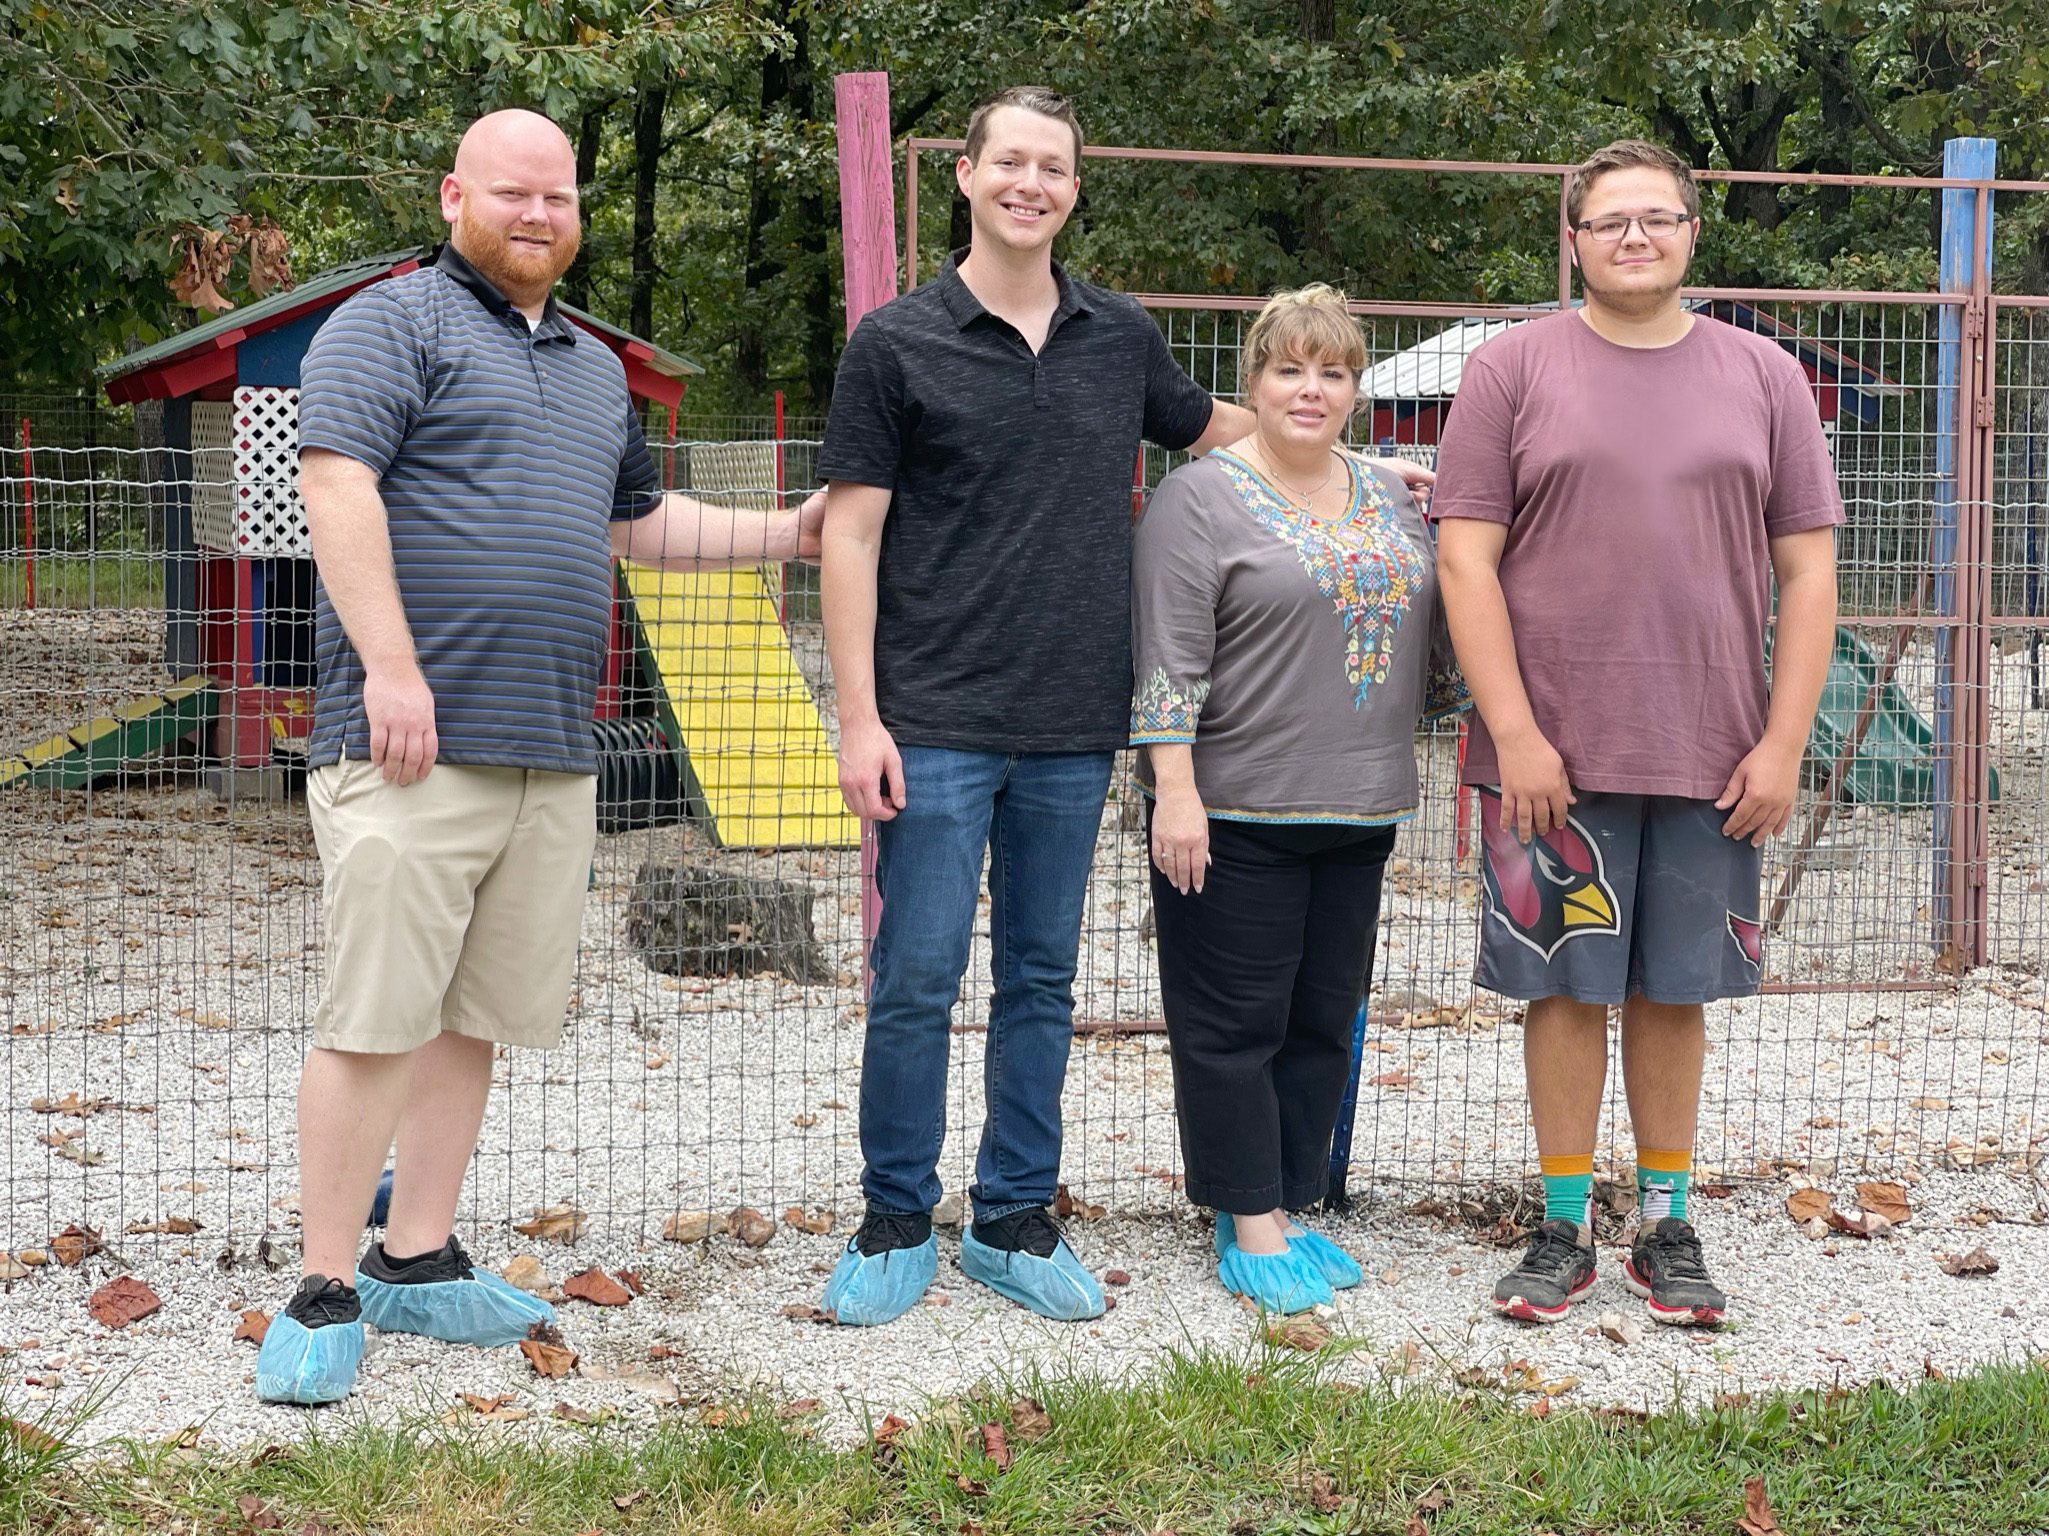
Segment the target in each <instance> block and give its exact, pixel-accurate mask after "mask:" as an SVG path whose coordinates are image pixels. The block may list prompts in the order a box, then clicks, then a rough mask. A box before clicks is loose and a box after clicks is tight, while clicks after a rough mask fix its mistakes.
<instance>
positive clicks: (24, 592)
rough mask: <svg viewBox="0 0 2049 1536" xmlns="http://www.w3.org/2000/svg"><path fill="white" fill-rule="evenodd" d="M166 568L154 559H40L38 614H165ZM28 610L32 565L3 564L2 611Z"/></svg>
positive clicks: (10, 560)
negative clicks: (69, 610) (129, 610)
mask: <svg viewBox="0 0 2049 1536" xmlns="http://www.w3.org/2000/svg"><path fill="white" fill-rule="evenodd" d="M163 605H164V562H163V560H162V558H161V557H159V556H156V555H149V554H101V555H93V556H91V557H87V556H84V555H38V556H36V606H37V607H38V608H91V609H104V608H161V607H163ZM27 606H28V562H27V561H26V560H24V559H22V557H21V556H20V555H9V556H6V557H5V558H0V611H5V610H7V609H11V608H26V607H27Z"/></svg>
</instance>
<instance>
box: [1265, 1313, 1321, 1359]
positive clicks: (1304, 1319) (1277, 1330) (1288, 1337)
mask: <svg viewBox="0 0 2049 1536" xmlns="http://www.w3.org/2000/svg"><path fill="white" fill-rule="evenodd" d="M1266 1337H1267V1342H1268V1343H1270V1344H1285V1345H1286V1346H1287V1347H1288V1348H1289V1349H1299V1350H1301V1351H1302V1352H1303V1353H1304V1354H1313V1353H1315V1352H1316V1351H1317V1350H1319V1349H1321V1348H1323V1346H1324V1345H1326V1344H1328V1343H1329V1342H1330V1330H1329V1329H1328V1328H1326V1327H1324V1326H1323V1324H1321V1323H1319V1322H1318V1321H1317V1320H1316V1319H1315V1318H1313V1317H1311V1316H1309V1315H1308V1314H1307V1313H1304V1314H1302V1315H1301V1316H1299V1317H1290V1318H1285V1319H1283V1320H1282V1321H1280V1322H1277V1323H1272V1324H1270V1325H1268V1327H1267V1330H1266Z"/></svg>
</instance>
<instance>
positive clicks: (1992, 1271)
mask: <svg viewBox="0 0 2049 1536" xmlns="http://www.w3.org/2000/svg"><path fill="white" fill-rule="evenodd" d="M1935 1262H1936V1264H1937V1265H1938V1266H1940V1268H1941V1270H1942V1272H1943V1273H1944V1274H1945V1275H1956V1276H1959V1277H1962V1276H1965V1275H1996V1274H1998V1273H1999V1260H1997V1259H1995V1258H1994V1257H1992V1255H1991V1254H1990V1253H1988V1252H1986V1251H1985V1250H1984V1249H1983V1248H1973V1249H1972V1250H1971V1251H1970V1252H1969V1253H1966V1254H1954V1253H1938V1254H1937V1255H1936V1256H1935Z"/></svg>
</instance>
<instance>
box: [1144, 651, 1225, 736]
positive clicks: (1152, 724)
mask: <svg viewBox="0 0 2049 1536" xmlns="http://www.w3.org/2000/svg"><path fill="white" fill-rule="evenodd" d="M1208 698H1209V679H1208V678H1206V677H1202V678H1197V679H1195V680H1194V681H1193V682H1188V683H1182V682H1177V681H1176V680H1174V679H1173V678H1170V677H1169V676H1167V669H1166V668H1165V667H1155V668H1153V672H1152V676H1150V677H1148V678H1147V679H1146V680H1145V681H1144V682H1142V683H1140V684H1139V686H1138V694H1137V696H1136V697H1135V698H1133V699H1132V701H1131V744H1132V745H1133V746H1134V747H1141V746H1145V745H1147V744H1149V743H1153V742H1182V743H1188V742H1192V741H1194V740H1195V723H1196V721H1197V720H1198V719H1199V718H1200V717H1201V715H1202V706H1203V701H1204V700H1206V699H1208Z"/></svg>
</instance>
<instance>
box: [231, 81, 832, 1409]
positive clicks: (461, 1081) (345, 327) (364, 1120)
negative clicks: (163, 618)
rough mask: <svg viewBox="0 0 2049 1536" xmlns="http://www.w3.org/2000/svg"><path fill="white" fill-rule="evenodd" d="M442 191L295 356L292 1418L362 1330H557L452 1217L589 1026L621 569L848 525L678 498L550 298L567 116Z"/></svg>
mask: <svg viewBox="0 0 2049 1536" xmlns="http://www.w3.org/2000/svg"><path fill="white" fill-rule="evenodd" d="M440 201H441V216H442V218H443V219H444V220H445V221H446V222H447V223H448V224H449V226H450V228H451V237H450V239H449V241H448V243H447V244H446V245H445V246H443V247H442V249H441V250H440V252H439V253H438V254H437V255H436V256H435V258H434V260H433V261H432V262H431V263H430V264H428V265H427V266H424V267H422V268H421V269H419V270H418V271H415V272H412V273H408V274H406V275H405V276H402V277H398V278H394V279H391V280H390V281H388V282H383V283H379V284H377V285H375V286H374V287H371V288H368V289H365V290H364V291H363V292H361V293H359V294H357V295H355V296H354V297H353V298H351V299H349V300H348V301H347V302H346V303H344V304H342V305H340V306H339V307H338V308H337V309H336V310H335V311H334V313H333V314H332V315H331V316H330V317H329V318H328V320H327V321H326V323H325V324H324V325H323V326H322V328H321V330H320V332H319V334H318V335H317V336H316V337H315V338H314V340H313V344H312V346H311V347H310V348H309V350H308V352H307V354H306V359H305V363H304V365H303V368H302V374H301V379H302V382H301V392H300V401H299V427H300V491H301V495H302V497H303V499H304V501H305V505H306V517H307V522H308V525H309V528H310V530H311V533H312V538H313V554H314V560H315V563H316V564H317V566H318V568H319V574H320V591H319V597H318V610H317V613H316V619H315V641H314V645H315V659H316V663H317V667H318V673H319V683H318V688H317V692H316V698H315V705H314V725H313V733H312V737H311V741H310V743H309V750H308V758H307V762H308V770H309V771H308V778H307V789H306V800H307V809H308V813H309V815H310V817H311V820H312V823H313V833H314V838H315V841H316V842H317V843H318V845H319V849H320V858H321V869H322V884H323V895H324V899H325V906H326V914H325V916H326V939H327V943H326V962H327V964H326V971H327V988H326V992H325V993H324V995H323V996H322V997H321V999H320V1003H319V1007H318V1009H317V1010H316V1012H315V1015H314V1019H313V1029H312V1036H313V1039H312V1049H311V1051H310V1052H309V1053H308V1055H307V1059H306V1067H305V1073H304V1076H303V1077H302V1079H301V1082H300V1089H299V1156H300V1175H301V1189H300V1205H301V1218H302V1224H303V1227H304V1234H305V1252H304V1267H303V1274H302V1278H301V1281H300V1284H299V1288H298V1290H297V1292H296V1293H295V1294H294V1295H293V1297H292V1298H291V1301H290V1303H289V1304H288V1305H287V1306H286V1307H285V1308H284V1310H283V1311H282V1312H281V1313H280V1314H279V1315H278V1317H277V1318H276V1320H275V1321H274V1322H273V1323H272V1324H271V1326H270V1330H269V1332H268V1333H267V1335H266V1336H265V1338H264V1341H263V1346H262V1349H261V1351H260V1352H259V1355H258V1358H257V1365H256V1390H257V1394H258V1395H259V1396H260V1397H263V1398H265V1399H268V1400H270V1401H273V1402H296V1403H324V1402H333V1401H336V1400H338V1399H340V1398H342V1397H345V1396H346V1395H347V1394H348V1392H349V1390H350V1387H351V1386H352V1385H353V1383H354V1380H355V1376H356V1370H357V1367H358V1365H359V1364H360V1362H361V1360H362V1357H363V1351H364V1347H365V1341H366V1335H365V1332H364V1324H365V1323H366V1322H368V1323H370V1324H373V1325H375V1326H376V1327H377V1328H378V1329H380V1330H381V1331H384V1332H405V1333H416V1334H422V1335H425V1336H427V1337H431V1338H438V1339H443V1340H447V1341H449V1342H451V1343H459V1344H469V1345H506V1344H512V1343H514V1342H516V1341H517V1340H519V1339H522V1338H524V1337H526V1335H527V1331H528V1329H529V1328H530V1327H532V1326H533V1325H534V1324H536V1323H546V1322H549V1321H552V1318H553V1312H552V1309H551V1308H550V1307H549V1306H548V1305H547V1304H546V1303H545V1302H543V1301H540V1300H539V1299H537V1298H535V1297H532V1296H528V1295H527V1294H526V1293H524V1292H522V1291H519V1290H516V1289H515V1288H513V1287H512V1286H510V1285H508V1284H506V1283H505V1281H503V1280H502V1279H500V1278H499V1277H498V1276H496V1275H494V1274H492V1273H490V1272H489V1271H488V1270H485V1269H483V1268H480V1267H478V1266H477V1265H475V1264H473V1263H471V1261H470V1259H469V1256H468V1255H467V1254H466V1253H465V1252H464V1251H463V1248H462V1244H461V1243H460V1242H459V1241H458V1240H457V1239H456V1238H455V1236H454V1235H453V1233H452V1230H451V1229H452V1227H453V1224H454V1220H455V1207H456V1201H457V1198H458V1196H459V1194H460V1192H461V1189H462V1183H463V1178H464V1175H465V1173H466V1171H467V1169H468V1167H469V1163H470V1158H471V1156H472V1155H473V1153H474V1152H475V1149H476V1142H477V1134H478V1131H479V1128H480V1127H481V1125H482V1123H483V1117H484V1109H485V1104H486V1102H487V1100H488V1098H489V1096H490V1087H491V1067H492V1061H493V1058H494V1056H495V1054H496V1052H497V1050H498V1049H499V1048H500V1047H506V1048H526V1049H542V1050H545V1049H550V1048H552V1047H553V1046H555V1045H556V1044H558V1043H559V1041H560V1039H561V1035H562V1016H563V1013H564V1010H565V1008H566V1005H567V1002H568V997H569V988H570V979H571V976H572V973H573V972H574V969H575V964H576V944H577V936H578V932H579V930H580V927H581V922H582V912H583V900H584V891H585V888H586V885H587V876H588V872H589V870H590V866H591V856H592V851H593V848H594V845H595V841H596V836H597V830H596V817H595V806H596V783H597V779H596V774H597V753H596V749H595V745H594V742H593V738H592V733H591V719H592V715H593V713H594V711H595V707H596V702H597V689H598V683H599V675H598V674H599V667H600V665H601V662H602V658H603V656H604V653H605V648H606V646H607V644H608V642H609V636H610V624H611V611H612V608H611V605H612V591H613V562H614V560H615V559H616V558H619V557H625V558H629V559H632V560H634V561H636V562H639V563H641V564H646V565H657V566H664V567H667V568H670V569H676V570H697V569H705V568H712V567H720V566H731V565H736V564H750V563H754V562H757V561H761V560H783V559H789V558H792V557H796V556H808V555H812V554H815V553H816V550H817V546H818V525H819V522H820V518H821V515H822V511H823V498H820V497H814V498H812V500H811V501H810V502H808V503H807V504H806V505H805V507H804V508H803V509H801V510H800V511H798V512H792V513H761V512H748V511H736V510H734V509H731V508H720V507H711V506H707V505H705V504H703V503H701V502H698V501H695V500H693V499H692V498H690V497H687V496H679V495H676V494H673V493H669V494H664V493H663V492H662V491H661V489H660V485H659V480H658V477H657V474H656V471H655V466H654V462H653V460H652V458H651V457H650V455H649V453H648V449H647V444H646V441H645V440H644V438H643V436H642V433H641V428H640V423H639V420H638V417H637V414H636V411H635V407H634V403H633V399H632V396H631V395H630V393H629V392H628V390H627V387H626V377H625V373H624V370H623V369H622V368H621V366H620V363H619V360H618V359H617V358H616V357H615V356H614V355H613V354H612V353H611V351H610V350H609V349H607V348H606V347H605V346H603V345H602V344H600V343H598V342H597V341H595V340H594V339H593V338H591V337H590V336H589V335H588V334H587V333H584V332H582V331H580V330H579V329H578V328H577V327H575V326H573V325H572V324H570V322H569V321H568V319H567V318H566V317H565V316H563V315H562V314H561V313H560V311H559V310H558V309H557V308H556V305H555V301H554V299H553V297H552V293H553V290H554V286H555V283H556V281H557V280H558V279H559V278H560V277H561V276H562V274H563V273H564V272H565V271H567V270H568V268H569V264H570V263H571V262H572V261H573V260H575V258H576V250H577V245H578V243H579V240H580V238H581V224H580V219H579V208H578V201H577V189H576V160H575V155H574V153H573V152H572V151H571V148H570V145H569V141H568V139H567V138H566V137H564V135H563V133H562V131H561V130H560V129H559V128H557V127H556V126H555V124H553V123H551V122H549V121H548V120H547V119H546V118H544V117H541V116H539V115H537V114H535V113H532V112H521V111H508V112H494V113H492V114H491V115H490V116H488V117H484V118H481V119H479V120H478V121H477V122H476V123H474V124H473V125H472V126H471V127H470V129H469V131H468V132H467V133H466V134H464V136H463V139H462V143H461V146H460V147H459V148H458V150H457V152H456V156H455V165H454V169H453V170H451V171H450V172H449V173H448V174H447V175H446V176H445V177H443V178H442V181H441V187H440ZM394 1148H395V1149H396V1156H395V1168H394V1183H393V1191H392V1196H391V1204H390V1212H389V1217H388V1220H387V1223H386V1226H385V1232H384V1238H383V1241H382V1242H378V1243H373V1244H372V1245H371V1246H370V1249H369V1251H368V1253H366V1254H364V1255H363V1257H362V1260H361V1263H360V1265H359V1264H358V1262H357V1248H358V1245H359V1244H360V1242H361V1239H362V1233H363V1227H364V1220H365V1217H366V1216H367V1214H368V1212H369V1210H370V1205H371V1199H372V1195H373V1192H374V1190H375V1188H376V1185H377V1181H378V1173H379V1171H380V1169H382V1167H383V1166H384V1161H385V1158H386V1156H387V1154H391V1153H393V1151H394Z"/></svg>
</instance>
